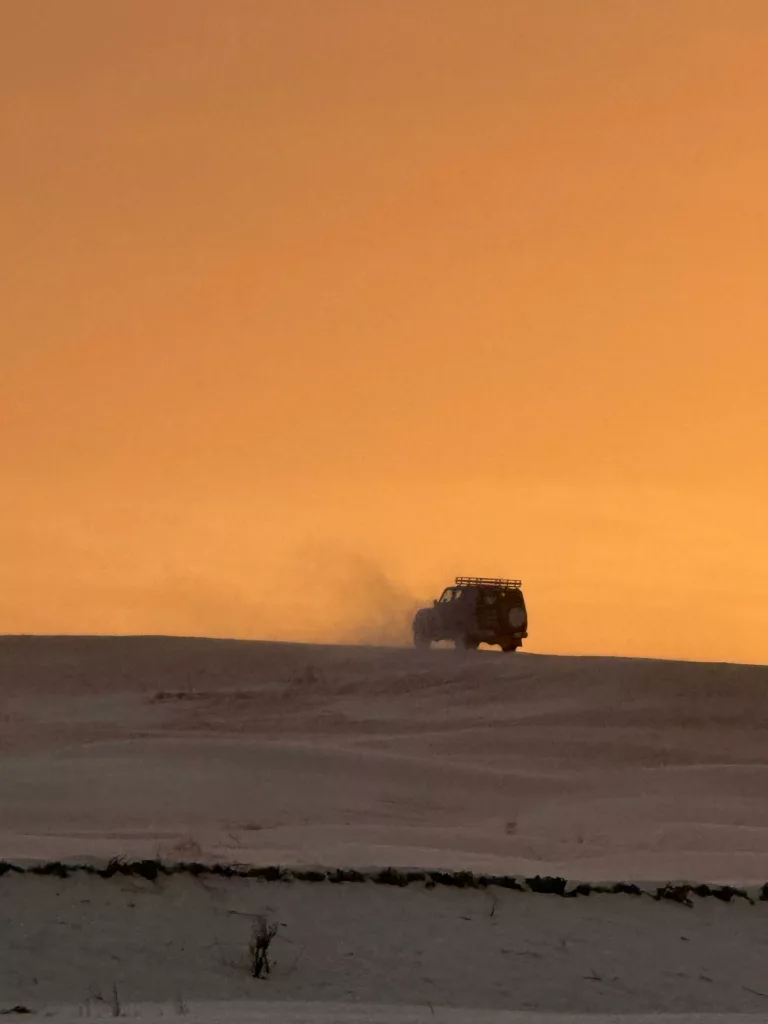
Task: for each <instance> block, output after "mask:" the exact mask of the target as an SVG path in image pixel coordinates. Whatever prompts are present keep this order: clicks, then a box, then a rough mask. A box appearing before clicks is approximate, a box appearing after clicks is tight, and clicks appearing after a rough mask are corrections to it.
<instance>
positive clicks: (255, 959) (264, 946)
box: [248, 914, 277, 978]
mask: <svg viewBox="0 0 768 1024" xmlns="http://www.w3.org/2000/svg"><path fill="white" fill-rule="evenodd" d="M276 935H277V925H276V924H275V923H274V922H270V921H268V920H267V918H266V917H265V916H264V915H263V914H259V916H258V917H257V918H256V920H255V921H254V923H253V927H252V928H251V939H250V942H249V943H248V966H249V967H250V971H251V975H252V977H254V978H266V977H267V975H268V974H269V973H270V970H271V966H272V965H271V963H270V960H269V947H270V946H271V945H272V940H273V939H274V937H275V936H276Z"/></svg>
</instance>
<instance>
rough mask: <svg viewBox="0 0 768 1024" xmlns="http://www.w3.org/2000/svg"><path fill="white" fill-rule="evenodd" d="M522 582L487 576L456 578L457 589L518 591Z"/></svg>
mask: <svg viewBox="0 0 768 1024" xmlns="http://www.w3.org/2000/svg"><path fill="white" fill-rule="evenodd" d="M522 582H523V581H522V580H502V579H496V578H493V577H489V576H457V577H456V586H457V587H496V588H497V589H498V590H519V589H520V587H521V586H522Z"/></svg>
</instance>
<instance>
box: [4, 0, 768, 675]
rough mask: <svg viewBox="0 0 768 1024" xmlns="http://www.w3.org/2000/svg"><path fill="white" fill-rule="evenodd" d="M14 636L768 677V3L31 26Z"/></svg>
mask: <svg viewBox="0 0 768 1024" xmlns="http://www.w3.org/2000/svg"><path fill="white" fill-rule="evenodd" d="M2 23H3V24H2V28H1V29H0V81H1V82H2V89H0V104H1V106H0V138H1V139H2V154H1V155H2V160H0V186H1V187H0V203H2V209H0V217H1V220H0V223H1V224H2V238H3V245H2V249H0V259H1V260H2V268H1V271H2V272H1V273H0V310H1V311H2V321H0V328H1V333H0V345H1V346H2V365H3V372H2V375H0V430H1V431H2V433H1V434H0V469H1V470H2V474H1V476H0V487H1V488H2V494H1V495H0V497H1V498H2V503H1V504H0V631H6V632H17V631H26V632H32V631H45V632H49V631H77V632H125V631H129V632H138V631H151V632H181V633H212V634H217V635H238V636H273V637H280V638H283V639H290V638H296V639H309V638H322V639H337V638H341V639H350V638H352V639H354V638H363V639H374V640H375V639H397V638H398V636H400V635H402V633H401V632H399V631H400V630H401V628H402V626H401V624H402V622H403V620H404V619H407V617H408V615H409V613H410V609H411V608H412V606H413V605H414V602H416V603H418V601H419V599H422V598H430V597H432V596H436V594H437V593H438V592H439V590H440V589H441V588H442V586H444V585H445V584H447V583H449V582H451V581H452V578H453V576H454V575H456V574H457V573H488V574H494V575H496V574H514V575H518V574H519V575H521V576H522V577H523V579H524V583H525V591H526V597H527V600H528V604H529V611H530V619H531V623H530V633H531V636H530V640H529V642H528V645H527V646H528V648H529V649H531V650H538V651H553V652H564V653H565V652H594V653H604V654H614V653H618V654H633V655H660V656H665V657H667V656H672V657H685V658H696V659H699V658H713V659H728V660H743V661H758V662H760V661H766V660H768V630H766V622H767V621H768V543H767V542H766V540H765V528H766V527H765V520H766V519H768V516H766V514H765V510H766V505H767V504H768V472H767V471H766V462H765V457H764V453H765V450H766V442H767V441H768V413H766V410H765V393H766V390H768V301H767V299H766V279H767V278H766V270H767V269H768V268H767V267H766V263H767V262H768V247H767V244H766V239H768V188H766V182H768V127H767V122H766V116H765V111H766V104H767V103H768V61H766V59H765V55H766V53H767V52H768V4H766V2H765V0H578V2H577V0H270V2H266V0H217V2H216V3H213V2H211V0H109V3H105V2H104V0H67V2H66V3H61V2H59V0H5V3H4V4H3V8H2Z"/></svg>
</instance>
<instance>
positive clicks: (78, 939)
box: [0, 874, 768, 1013]
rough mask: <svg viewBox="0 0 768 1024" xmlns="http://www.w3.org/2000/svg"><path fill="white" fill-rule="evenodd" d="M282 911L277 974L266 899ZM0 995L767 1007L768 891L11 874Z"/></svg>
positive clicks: (82, 1000)
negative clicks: (265, 932)
mask: <svg viewBox="0 0 768 1024" xmlns="http://www.w3.org/2000/svg"><path fill="white" fill-rule="evenodd" d="M257 914H265V915H267V916H268V917H269V919H270V920H272V921H274V922H275V923H277V924H278V925H279V930H278V934H277V937H276V938H275V940H274V943H273V953H274V960H275V966H274V969H273V972H272V974H271V976H270V977H269V978H268V979H267V980H256V979H254V978H252V977H251V976H250V974H249V971H248V955H247V948H248V940H249V936H250V933H251V925H252V922H253V920H254V916H255V915H257ZM0 936H2V945H3V956H2V958H0V993H2V1000H1V1001H0V1002H2V1004H4V1005H6V1006H7V1005H12V1004H17V1003H19V1004H23V1005H27V1006H30V1007H32V1008H35V1009H39V1008H41V1007H46V1008H47V1007H49V1006H53V1005H56V1004H62V1003H64V1004H69V1005H71V1006H76V1005H78V1004H79V1005H81V1006H86V1005H88V1004H93V1006H92V1008H93V1009H94V1010H98V1009H101V1008H103V1006H104V1003H103V1002H101V1001H99V1000H98V999H97V998H96V997H97V996H98V995H100V996H101V997H102V999H106V1000H109V998H110V994H111V992H112V987H113V985H114V986H117V991H118V994H119V999H120V1001H121V1003H123V1004H125V1006H126V1007H127V1006H130V1005H133V1004H134V1003H145V1002H148V1003H156V1004H158V1005H165V1006H166V1007H169V1006H170V1007H172V1006H173V1005H174V1003H178V1002H180V1001H183V1002H185V1003H187V1002H189V1003H194V1002H196V1001H198V1000H223V999H227V998H229V999H235V1000H245V999H249V998H250V999H254V1000H258V1001H259V1002H264V1001H281V1000H286V1001H299V1002H310V1001H317V1002H323V1003H326V1002H327V1003H344V1002H349V1003H360V1004H387V1003H389V1004H401V1005H404V1006H422V1007H427V1008H428V1006H429V1004H431V1005H432V1006H433V1007H454V1008H459V1007H474V1008H477V1009H486V1010H492V1009H495V1010H502V1009H507V1010H519V1011H523V1010H529V1011H531V1010H536V1011H548V1012H581V1013H601V1012H602V1013H605V1012H612V1013H630V1012H634V1013H638V1012H643V1013H651V1012H683V1011H700V1012H704V1011H711V1012H714V1011H720V1012H726V1011H731V1012H736V1011H740V1012H751V1013H760V1012H764V1013H765V1012H768V967H767V965H768V903H757V904H754V905H751V904H749V903H748V902H747V901H746V900H735V901H733V902H732V903H724V902H722V901H720V900H718V899H714V898H706V899H701V900H696V901H695V905H694V906H693V907H692V908H689V907H685V906H682V905H680V904H677V903H671V902H667V901H663V902H656V901H654V900H652V899H651V898H650V897H647V896H626V895H619V896H616V895H603V896H600V895H594V894H593V895H590V896H585V897H575V898H570V899H564V898H562V897H558V896H547V895H541V894H534V893H520V892H514V891H509V890H502V889H498V888H493V889H490V890H477V889H463V890H462V889H456V888H449V887H445V886H437V887H435V888H433V889H427V888H425V887H424V886H423V885H411V886H408V887H406V888H397V887H394V888H393V887H390V886H385V885H376V884H374V883H350V882H347V883H341V884H333V883H311V882H290V883H289V882H262V881H257V880H254V879H223V878H218V877H211V876H199V877H198V878H194V877H191V876H189V875H173V876H165V877H161V878H159V879H158V880H157V881H147V880H144V879H141V878H135V877H114V878H111V879H109V880H105V879H100V878H98V877H93V876H87V875H81V874H78V875H74V876H71V877H69V878H66V879H58V878H52V877H39V876H34V875H12V874H6V875H4V876H3V877H2V878H0Z"/></svg>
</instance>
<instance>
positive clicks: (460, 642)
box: [453, 636, 480, 651]
mask: <svg viewBox="0 0 768 1024" xmlns="http://www.w3.org/2000/svg"><path fill="white" fill-rule="evenodd" d="M453 643H454V646H455V647H456V650H457V651H476V650H477V648H478V647H479V646H480V641H479V640H473V639H472V637H471V636H459V637H457V638H456V639H455V640H454V641H453Z"/></svg>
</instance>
